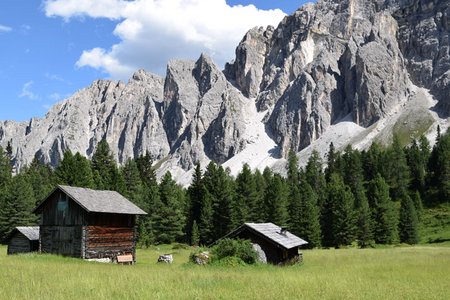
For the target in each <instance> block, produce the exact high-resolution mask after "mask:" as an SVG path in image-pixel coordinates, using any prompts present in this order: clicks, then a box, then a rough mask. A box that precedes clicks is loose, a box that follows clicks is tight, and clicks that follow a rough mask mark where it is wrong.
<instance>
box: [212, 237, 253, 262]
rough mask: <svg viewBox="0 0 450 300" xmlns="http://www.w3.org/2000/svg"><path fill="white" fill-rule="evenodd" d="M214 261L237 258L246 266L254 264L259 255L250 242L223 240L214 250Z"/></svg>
mask: <svg viewBox="0 0 450 300" xmlns="http://www.w3.org/2000/svg"><path fill="white" fill-rule="evenodd" d="M212 253H213V256H214V259H216V260H222V259H224V258H228V257H236V258H239V259H241V260H242V261H243V262H245V263H246V264H254V263H256V261H257V259H258V254H257V253H256V251H255V250H254V249H253V246H252V243H251V242H250V241H248V240H233V239H223V240H220V241H219V243H218V244H217V245H216V246H214V248H213V249H212Z"/></svg>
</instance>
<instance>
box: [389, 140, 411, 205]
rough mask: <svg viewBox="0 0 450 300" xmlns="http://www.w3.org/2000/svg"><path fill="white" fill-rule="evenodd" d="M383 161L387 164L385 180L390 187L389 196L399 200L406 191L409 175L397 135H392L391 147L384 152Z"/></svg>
mask: <svg viewBox="0 0 450 300" xmlns="http://www.w3.org/2000/svg"><path fill="white" fill-rule="evenodd" d="M384 160H385V163H386V164H387V168H386V173H385V178H386V179H387V182H388V184H389V186H390V189H391V196H392V198H393V199H394V200H398V199H401V196H402V195H403V194H404V193H406V192H407V191H408V188H409V184H410V179H411V178H410V176H411V175H410V170H409V167H408V164H407V161H406V155H405V152H404V151H403V148H402V146H401V144H400V139H399V137H398V136H397V135H394V139H393V143H392V146H391V147H390V148H389V149H388V150H387V151H386V155H385V157H384Z"/></svg>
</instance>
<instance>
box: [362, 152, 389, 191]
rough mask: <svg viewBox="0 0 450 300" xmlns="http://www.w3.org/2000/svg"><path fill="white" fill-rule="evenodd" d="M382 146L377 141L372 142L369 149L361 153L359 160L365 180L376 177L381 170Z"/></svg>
mask: <svg viewBox="0 0 450 300" xmlns="http://www.w3.org/2000/svg"><path fill="white" fill-rule="evenodd" d="M382 153H383V148H382V147H381V145H380V144H378V143H372V145H370V148H369V150H367V151H363V152H362V153H361V162H362V165H363V170H364V178H365V180H366V181H367V182H369V181H372V180H374V179H375V178H377V176H378V174H384V171H383V158H382V156H383V155H382Z"/></svg>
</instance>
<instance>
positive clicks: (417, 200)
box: [411, 191, 423, 223]
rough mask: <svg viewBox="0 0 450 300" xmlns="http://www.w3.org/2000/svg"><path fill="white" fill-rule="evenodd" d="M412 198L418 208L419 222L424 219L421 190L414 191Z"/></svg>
mask: <svg viewBox="0 0 450 300" xmlns="http://www.w3.org/2000/svg"><path fill="white" fill-rule="evenodd" d="M411 200H412V201H413V203H414V208H415V209H416V214H417V220H418V221H419V223H420V222H421V221H422V213H423V203H422V198H421V197H420V193H419V191H416V192H415V193H413V195H412V198H411Z"/></svg>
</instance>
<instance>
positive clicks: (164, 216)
mask: <svg viewBox="0 0 450 300" xmlns="http://www.w3.org/2000/svg"><path fill="white" fill-rule="evenodd" d="M159 188H160V201H159V203H156V204H155V205H156V208H155V211H154V216H153V221H154V231H155V236H156V241H157V242H159V243H168V244H170V243H173V242H175V241H177V240H179V239H180V238H181V237H183V236H184V232H183V228H184V224H185V216H184V213H183V203H182V201H181V200H184V199H182V198H181V197H180V196H181V195H180V193H181V192H182V191H181V188H180V187H179V186H177V184H176V182H175V181H174V180H173V179H172V175H171V174H170V172H167V173H166V174H165V175H164V177H163V179H162V181H161V184H160V186H159Z"/></svg>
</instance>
